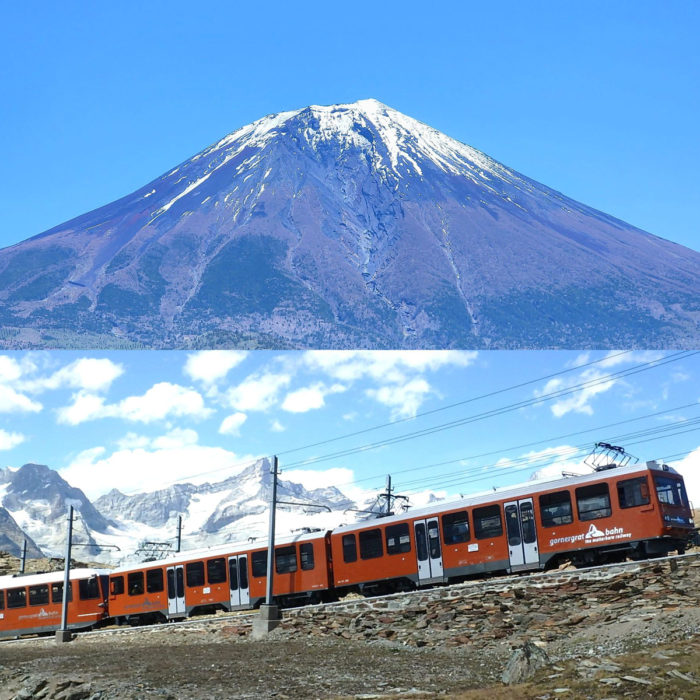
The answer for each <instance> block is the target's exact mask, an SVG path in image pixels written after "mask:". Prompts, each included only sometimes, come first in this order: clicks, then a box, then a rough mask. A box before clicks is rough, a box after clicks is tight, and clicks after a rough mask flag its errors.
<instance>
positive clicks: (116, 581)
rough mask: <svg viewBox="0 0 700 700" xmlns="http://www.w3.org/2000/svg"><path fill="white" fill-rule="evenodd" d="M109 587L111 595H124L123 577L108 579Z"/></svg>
mask: <svg viewBox="0 0 700 700" xmlns="http://www.w3.org/2000/svg"><path fill="white" fill-rule="evenodd" d="M109 586H110V591H111V593H112V595H122V593H124V577H123V576H115V577H114V578H111V579H109Z"/></svg>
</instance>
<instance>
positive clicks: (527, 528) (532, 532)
mask: <svg viewBox="0 0 700 700" xmlns="http://www.w3.org/2000/svg"><path fill="white" fill-rule="evenodd" d="M520 527H521V528H522V530H523V541H524V542H525V544H532V543H533V542H537V530H536V528H535V512H534V510H533V509H532V503H530V501H526V502H525V503H521V504H520Z"/></svg>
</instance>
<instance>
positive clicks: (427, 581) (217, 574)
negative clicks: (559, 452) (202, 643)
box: [0, 462, 695, 637]
mask: <svg viewBox="0 0 700 700" xmlns="http://www.w3.org/2000/svg"><path fill="white" fill-rule="evenodd" d="M694 533H695V529H694V523H693V520H692V511H691V507H690V503H689V502H688V497H687V494H686V490H685V485H684V483H683V478H682V476H681V475H680V474H679V473H678V472H676V471H675V470H674V469H672V468H670V467H668V466H666V465H664V464H658V463H657V462H647V463H646V464H645V465H632V466H618V465H615V464H610V465H607V466H606V467H604V468H599V469H598V471H595V472H594V473H591V474H586V475H584V476H571V477H567V478H561V479H557V480H555V481H548V482H540V483H536V482H533V483H531V484H525V485H522V486H519V487H513V488H510V489H504V490H502V491H498V492H493V493H489V494H485V495H479V496H474V497H470V498H463V499H461V500H458V501H453V502H451V503H437V504H432V505H429V506H425V507H422V508H418V509H413V510H409V511H407V512H405V513H402V514H400V515H390V516H387V517H383V518H381V519H374V520H365V521H362V522H359V523H356V524H353V525H344V526H342V527H339V528H337V529H335V530H329V531H326V532H321V531H318V532H307V533H305V534H300V535H296V536H293V537H287V538H283V539H280V540H279V541H278V543H276V546H275V575H274V580H273V584H274V587H273V595H274V598H275V602H277V603H278V604H280V605H283V606H290V605H296V604H302V603H307V602H322V601H332V600H336V599H338V598H339V597H341V596H343V595H345V594H346V593H348V592H351V591H355V592H359V593H362V594H365V595H375V594H381V593H388V592H394V591H404V590H411V589H415V588H420V587H424V586H434V585H437V584H444V583H453V582H457V581H461V580H464V579H466V578H468V577H471V576H478V575H484V574H495V573H512V572H520V571H534V570H541V569H547V568H552V567H555V566H557V565H558V564H559V563H560V562H561V561H562V560H564V559H568V560H571V561H573V563H574V564H576V565H593V564H596V563H608V562H616V561H623V560H625V559H626V558H632V559H643V558H647V557H655V556H662V555H666V554H668V553H669V552H671V551H674V550H675V551H678V552H679V553H682V552H683V551H684V550H685V547H686V545H687V543H688V541H689V540H690V538H691V537H692V536H693V535H694ZM266 573H267V546H266V545H265V543H264V542H259V543H256V542H253V543H250V542H247V543H239V544H227V545H221V546H217V547H212V548H210V549H206V550H196V551H191V552H185V553H180V554H177V555H174V556H170V557H167V558H165V559H160V560H158V561H151V562H145V563H139V564H132V565H129V566H122V567H120V568H118V569H114V570H102V569H73V570H72V571H71V572H70V579H71V590H70V591H69V601H70V602H69V605H68V618H67V627H68V628H69V629H74V630H75V629H90V628H93V627H96V626H100V625H104V624H108V623H113V622H117V623H123V622H128V623H130V624H142V623H148V622H156V621H166V620H178V619H183V618H186V617H189V616H192V615H197V614H204V613H211V612H213V611H215V610H243V609H249V608H255V607H257V606H259V605H260V604H261V603H262V602H264V599H265V588H266ZM63 576H64V574H63V572H54V573H47V574H33V575H24V576H19V575H17V576H3V577H0V636H2V637H16V636H19V635H23V634H37V633H50V632H53V631H55V630H57V629H58V628H59V626H60V621H61V603H62V595H63Z"/></svg>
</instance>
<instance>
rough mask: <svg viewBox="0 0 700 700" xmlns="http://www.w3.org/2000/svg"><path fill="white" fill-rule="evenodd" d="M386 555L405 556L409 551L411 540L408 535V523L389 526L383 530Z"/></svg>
mask: <svg viewBox="0 0 700 700" xmlns="http://www.w3.org/2000/svg"><path fill="white" fill-rule="evenodd" d="M384 536H385V537H386V553H387V554H405V553H406V552H410V551H411V538H410V536H409V534H408V523H399V524H398V525H389V526H388V527H387V528H386V530H384Z"/></svg>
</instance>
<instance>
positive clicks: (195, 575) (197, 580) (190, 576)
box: [185, 561, 204, 588]
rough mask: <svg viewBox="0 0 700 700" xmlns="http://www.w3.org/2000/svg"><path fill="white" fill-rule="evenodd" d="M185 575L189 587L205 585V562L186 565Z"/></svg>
mask: <svg viewBox="0 0 700 700" xmlns="http://www.w3.org/2000/svg"><path fill="white" fill-rule="evenodd" d="M185 575H186V577H187V587H188V588H193V587H194V586H203V585H204V562H203V561H193V562H190V563H189V564H185Z"/></svg>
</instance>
